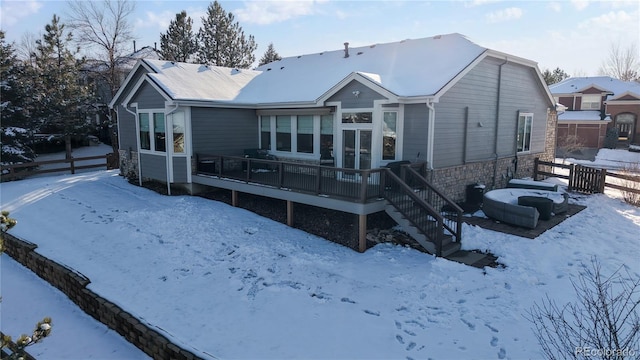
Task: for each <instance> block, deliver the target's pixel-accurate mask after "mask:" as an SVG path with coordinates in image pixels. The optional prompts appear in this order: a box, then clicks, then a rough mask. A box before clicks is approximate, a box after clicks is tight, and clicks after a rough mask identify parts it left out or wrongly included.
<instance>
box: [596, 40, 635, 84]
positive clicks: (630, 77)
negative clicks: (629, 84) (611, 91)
mask: <svg viewBox="0 0 640 360" xmlns="http://www.w3.org/2000/svg"><path fill="white" fill-rule="evenodd" d="M600 73H601V74H602V75H607V76H611V77H613V78H616V79H620V80H622V81H634V80H635V81H640V52H638V46H637V44H635V43H633V44H631V45H630V46H629V47H628V48H626V49H625V48H622V46H621V45H620V43H619V42H618V43H612V44H611V47H610V48H609V54H608V56H607V58H606V59H605V60H604V62H603V63H602V66H601V67H600Z"/></svg>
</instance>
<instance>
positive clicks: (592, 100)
mask: <svg viewBox="0 0 640 360" xmlns="http://www.w3.org/2000/svg"><path fill="white" fill-rule="evenodd" d="M596 98H597V100H596ZM585 100H589V101H585ZM585 104H597V105H598V106H597V107H592V106H589V107H585ZM601 107H602V95H600V94H582V98H581V100H580V109H581V110H600V108H601Z"/></svg>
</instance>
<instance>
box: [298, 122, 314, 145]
mask: <svg viewBox="0 0 640 360" xmlns="http://www.w3.org/2000/svg"><path fill="white" fill-rule="evenodd" d="M297 125H298V138H297V140H298V144H297V147H298V152H301V153H307V154H313V115H303V116H298V124H297Z"/></svg>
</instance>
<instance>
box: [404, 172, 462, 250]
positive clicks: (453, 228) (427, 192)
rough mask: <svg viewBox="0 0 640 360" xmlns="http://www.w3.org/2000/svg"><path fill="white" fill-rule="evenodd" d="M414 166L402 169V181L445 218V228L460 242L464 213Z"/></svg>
mask: <svg viewBox="0 0 640 360" xmlns="http://www.w3.org/2000/svg"><path fill="white" fill-rule="evenodd" d="M412 165H413V164H408V165H403V166H402V167H401V180H403V181H404V182H405V183H406V184H407V185H408V186H409V187H410V188H412V189H413V191H414V193H415V194H416V195H418V196H419V197H420V198H422V199H423V200H425V201H426V202H427V203H428V204H429V205H431V207H432V208H433V209H435V210H436V212H437V213H438V214H440V215H441V216H442V217H443V219H444V220H443V222H444V225H443V226H444V228H445V229H446V230H447V231H448V232H449V234H451V235H452V236H453V241H455V242H459V241H460V240H461V238H462V213H463V212H464V211H463V210H462V208H460V206H458V204H456V203H455V202H454V201H453V200H451V199H449V198H448V197H447V196H446V195H445V194H443V193H442V192H441V191H440V190H438V189H436V188H435V187H434V186H433V185H432V184H431V183H430V182H429V181H427V179H425V177H424V176H423V175H421V174H420V173H419V172H417V171H416V170H415V168H414V166H412Z"/></svg>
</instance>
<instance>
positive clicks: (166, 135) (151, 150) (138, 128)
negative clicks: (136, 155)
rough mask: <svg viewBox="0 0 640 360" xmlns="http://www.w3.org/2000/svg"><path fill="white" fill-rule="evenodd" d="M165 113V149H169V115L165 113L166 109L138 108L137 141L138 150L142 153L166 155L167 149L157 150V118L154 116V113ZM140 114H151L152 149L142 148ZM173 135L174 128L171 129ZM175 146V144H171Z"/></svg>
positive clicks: (150, 140)
mask: <svg viewBox="0 0 640 360" xmlns="http://www.w3.org/2000/svg"><path fill="white" fill-rule="evenodd" d="M160 113H161V114H163V115H164V131H165V139H164V142H165V149H167V150H168V146H169V145H168V144H167V138H168V136H169V135H168V132H167V115H166V113H165V109H137V111H136V131H137V134H136V137H137V142H138V151H140V153H142V154H153V155H163V156H166V154H167V151H156V142H155V136H154V135H155V133H154V126H155V119H154V118H153V114H160ZM140 114H149V142H150V144H149V145H150V146H149V147H150V149H149V150H147V149H143V148H142V144H141V143H140ZM171 137H173V129H172V131H171ZM171 145H172V146H173V144H171Z"/></svg>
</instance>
